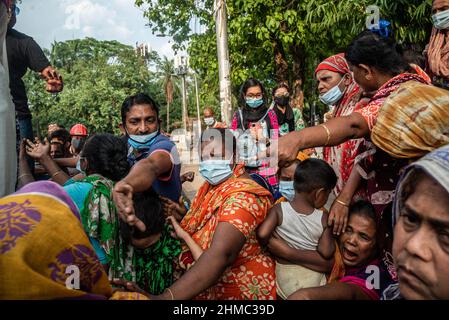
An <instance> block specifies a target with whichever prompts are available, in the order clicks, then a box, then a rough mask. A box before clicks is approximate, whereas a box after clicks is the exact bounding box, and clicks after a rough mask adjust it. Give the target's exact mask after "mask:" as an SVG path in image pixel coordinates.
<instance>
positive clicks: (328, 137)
mask: <svg viewBox="0 0 449 320" xmlns="http://www.w3.org/2000/svg"><path fill="white" fill-rule="evenodd" d="M320 126H321V127H323V128H324V130H326V133H327V141H326V144H325V145H324V146H325V147H327V146H328V145H329V141H330V140H331V132H330V131H329V128H328V127H326V125H324V124H321V125H320Z"/></svg>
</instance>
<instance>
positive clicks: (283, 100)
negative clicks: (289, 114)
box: [274, 96, 290, 107]
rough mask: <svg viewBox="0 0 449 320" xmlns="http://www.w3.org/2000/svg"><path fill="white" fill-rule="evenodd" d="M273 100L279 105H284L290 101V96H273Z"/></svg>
mask: <svg viewBox="0 0 449 320" xmlns="http://www.w3.org/2000/svg"><path fill="white" fill-rule="evenodd" d="M274 102H275V103H276V104H277V105H278V106H280V107H286V106H288V104H289V102H290V97H284V96H283V97H274Z"/></svg>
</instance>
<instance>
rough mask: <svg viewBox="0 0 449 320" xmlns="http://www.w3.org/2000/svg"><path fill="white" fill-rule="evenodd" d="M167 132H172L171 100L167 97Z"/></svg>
mask: <svg viewBox="0 0 449 320" xmlns="http://www.w3.org/2000/svg"><path fill="white" fill-rule="evenodd" d="M166 132H167V133H170V100H169V99H167V131H166Z"/></svg>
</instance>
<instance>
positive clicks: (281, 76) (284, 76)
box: [273, 38, 289, 84]
mask: <svg viewBox="0 0 449 320" xmlns="http://www.w3.org/2000/svg"><path fill="white" fill-rule="evenodd" d="M273 52H274V65H275V77H276V82H277V83H278V84H281V83H286V84H288V69H289V68H288V62H287V57H286V56H285V50H284V47H283V46H282V43H281V41H280V40H279V39H277V38H275V39H273Z"/></svg>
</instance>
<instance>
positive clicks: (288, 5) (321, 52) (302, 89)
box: [135, 0, 431, 107]
mask: <svg viewBox="0 0 449 320" xmlns="http://www.w3.org/2000/svg"><path fill="white" fill-rule="evenodd" d="M226 2H227V9H228V33H229V51H230V62H231V82H232V85H233V92H234V93H235V94H237V92H238V88H239V86H240V84H241V83H242V82H243V81H244V80H245V79H246V78H248V77H250V76H252V77H256V78H259V79H260V80H262V81H263V82H264V83H265V84H266V86H267V87H273V86H274V85H275V84H276V83H280V82H287V83H289V84H290V87H291V88H292V92H293V96H294V104H295V105H297V106H300V107H301V106H303V105H304V97H305V100H306V101H305V105H306V106H308V105H310V103H312V102H314V101H317V94H316V84H315V81H314V79H313V70H314V68H315V67H316V65H317V64H318V63H319V62H320V61H321V60H322V59H324V58H326V57H327V56H329V55H332V54H335V53H338V52H342V51H344V50H345V48H346V47H347V45H348V44H349V43H350V41H351V39H352V38H353V37H354V36H355V35H357V34H358V33H359V32H360V31H362V30H363V29H364V28H365V22H366V18H367V14H366V8H367V7H368V6H369V5H377V6H379V8H380V13H381V18H383V19H387V20H389V21H391V22H392V28H393V30H394V35H395V37H396V39H397V40H398V41H400V42H402V43H405V44H411V43H414V44H418V45H419V46H420V47H421V48H423V47H424V45H425V43H426V42H427V40H428V37H429V34H430V30H431V22H430V16H431V13H430V8H431V0H426V1H422V0H344V1H343V0H342V1H334V0H278V1H266V0H228V1H226ZM135 3H136V5H138V6H141V7H143V8H144V9H145V11H144V16H145V17H146V18H147V19H148V22H149V26H150V27H151V28H152V30H153V31H154V32H156V33H163V34H166V35H170V36H172V37H173V38H174V40H175V42H176V44H175V46H174V48H175V49H180V48H185V47H187V49H188V52H189V55H190V62H191V66H192V67H193V69H194V70H195V71H196V73H198V74H199V75H200V78H201V79H202V82H203V86H202V91H203V92H202V94H201V97H202V99H203V100H204V98H205V94H204V92H208V93H214V94H217V96H218V76H217V75H218V63H217V54H216V38H215V21H214V18H213V3H214V1H213V0H204V1H195V0H186V1H175V0H136V1H135ZM195 18H196V19H198V20H199V21H200V22H201V23H202V24H203V26H204V27H205V32H204V33H201V34H193V32H192V30H191V25H192V24H191V21H192V19H195Z"/></svg>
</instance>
